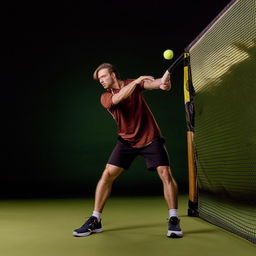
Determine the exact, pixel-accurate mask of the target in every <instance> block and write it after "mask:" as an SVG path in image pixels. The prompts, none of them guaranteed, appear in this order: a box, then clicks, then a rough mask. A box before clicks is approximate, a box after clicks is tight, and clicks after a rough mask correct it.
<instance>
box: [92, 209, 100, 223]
mask: <svg viewBox="0 0 256 256" xmlns="http://www.w3.org/2000/svg"><path fill="white" fill-rule="evenodd" d="M100 215H101V212H96V211H93V212H92V216H94V217H96V218H97V219H98V221H100Z"/></svg>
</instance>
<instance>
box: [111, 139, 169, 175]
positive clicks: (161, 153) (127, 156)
mask: <svg viewBox="0 0 256 256" xmlns="http://www.w3.org/2000/svg"><path fill="white" fill-rule="evenodd" d="M164 142H165V140H164V138H162V137H159V138H157V139H156V140H154V141H153V142H152V143H150V144H149V145H148V146H145V147H142V148H133V147H131V146H129V145H128V144H127V143H125V141H123V140H122V139H120V138H118V141H117V143H116V146H115V148H114V150H113V151H112V154H111V155H110V157H109V160H108V164H112V165H115V166H118V167H121V168H124V169H128V168H129V167H130V165H131V163H132V161H133V160H134V159H135V158H136V157H137V156H139V155H140V156H143V157H144V159H145V161H146V165H147V168H148V169H149V170H151V171H155V170H156V167H158V166H169V165H170V163H169V156H168V152H167V150H166V147H165V145H164Z"/></svg>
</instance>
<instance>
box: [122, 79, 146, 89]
mask: <svg viewBox="0 0 256 256" xmlns="http://www.w3.org/2000/svg"><path fill="white" fill-rule="evenodd" d="M134 80H135V79H126V80H123V81H124V86H126V85H128V84H129V83H131V82H132V81H134ZM137 88H138V89H139V90H140V91H143V90H144V82H141V83H140V84H138V85H137Z"/></svg>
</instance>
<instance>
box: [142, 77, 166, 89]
mask: <svg viewBox="0 0 256 256" xmlns="http://www.w3.org/2000/svg"><path fill="white" fill-rule="evenodd" d="M161 84H162V81H161V78H158V79H155V80H154V81H147V82H145V83H144V88H145V89H146V90H154V89H159V88H160V85H161Z"/></svg>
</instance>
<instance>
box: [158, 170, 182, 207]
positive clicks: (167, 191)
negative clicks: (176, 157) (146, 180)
mask: <svg viewBox="0 0 256 256" xmlns="http://www.w3.org/2000/svg"><path fill="white" fill-rule="evenodd" d="M157 172H158V175H159V177H160V178H161V180H162V182H163V190H164V198H165V201H166V203H167V205H168V209H177V208H178V199H177V196H178V195H177V193H178V186H177V184H176V182H175V180H174V178H173V177H172V174H171V169H170V167H169V166H158V167H157Z"/></svg>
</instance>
